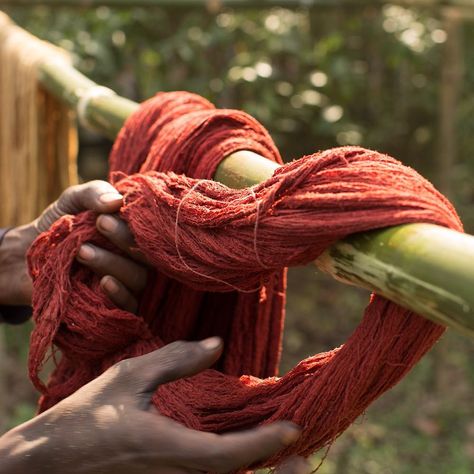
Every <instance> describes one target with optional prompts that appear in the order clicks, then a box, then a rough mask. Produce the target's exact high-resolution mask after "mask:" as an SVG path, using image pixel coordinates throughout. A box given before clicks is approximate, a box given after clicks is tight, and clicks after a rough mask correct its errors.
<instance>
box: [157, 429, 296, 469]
mask: <svg viewBox="0 0 474 474" xmlns="http://www.w3.org/2000/svg"><path fill="white" fill-rule="evenodd" d="M165 432H166V436H163V431H162V432H160V434H158V436H157V437H158V439H157V440H156V442H157V443H159V444H160V446H161V447H162V448H163V452H164V453H167V452H169V453H170V456H173V457H174V459H176V457H178V460H179V461H180V463H181V464H182V465H183V467H186V468H191V469H198V470H202V471H206V472H208V471H211V472H229V471H234V470H241V469H244V468H246V467H248V466H251V465H253V464H255V463H257V462H259V461H264V460H267V459H269V458H270V457H272V456H273V455H275V454H276V453H278V452H279V451H280V450H282V449H283V448H285V447H287V446H289V445H290V444H293V443H294V442H295V441H296V440H297V439H298V438H299V436H300V429H299V428H298V427H297V426H296V425H294V424H293V423H289V422H277V423H273V424H270V425H266V426H262V427H259V428H256V429H252V430H247V431H241V432H238V433H229V434H225V435H216V434H213V433H203V432H200V431H196V430H190V429H186V428H184V427H183V426H181V425H179V424H177V423H175V422H174V423H172V426H170V427H167V430H166V431H165ZM167 445H168V446H167ZM172 445H174V446H175V448H174V449H172ZM176 445H178V447H179V449H176Z"/></svg>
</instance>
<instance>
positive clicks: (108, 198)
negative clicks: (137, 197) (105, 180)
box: [99, 193, 123, 204]
mask: <svg viewBox="0 0 474 474" xmlns="http://www.w3.org/2000/svg"><path fill="white" fill-rule="evenodd" d="M122 199H123V196H122V195H121V194H120V193H105V194H101V195H100V196H99V201H100V202H103V203H104V204H109V203H111V202H115V201H121V200H122Z"/></svg>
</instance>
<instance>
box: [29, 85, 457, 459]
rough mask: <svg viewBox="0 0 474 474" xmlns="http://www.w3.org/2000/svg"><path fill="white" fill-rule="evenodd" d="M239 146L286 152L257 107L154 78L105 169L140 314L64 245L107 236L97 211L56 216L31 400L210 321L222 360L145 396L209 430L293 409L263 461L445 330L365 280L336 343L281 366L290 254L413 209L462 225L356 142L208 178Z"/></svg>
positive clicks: (64, 392) (393, 221) (325, 423)
mask: <svg viewBox="0 0 474 474" xmlns="http://www.w3.org/2000/svg"><path fill="white" fill-rule="evenodd" d="M243 149H245V150H251V151H254V152H256V153H259V154H261V155H263V156H265V157H266V158H268V159H270V160H274V161H276V162H279V163H280V162H281V158H280V156H279V153H278V151H277V149H276V147H275V145H274V144H273V142H272V140H271V139H270V137H269V135H268V133H267V132H266V131H265V130H264V128H263V127H262V126H261V125H260V124H258V123H257V122H256V121H255V120H254V119H253V118H251V117H249V116H248V115H246V114H244V113H243V112H239V111H232V110H217V109H215V108H214V107H213V106H212V105H211V104H210V103H209V102H207V101H206V100H205V99H203V98H201V97H199V96H196V95H194V94H190V93H186V92H174V93H161V94H157V95H156V96H155V97H154V98H152V99H150V100H149V101H147V102H145V103H144V104H143V105H142V106H141V108H140V109H139V110H138V111H137V112H136V113H135V114H134V115H133V116H132V117H130V119H129V120H128V121H127V123H126V124H125V126H124V128H123V129H122V131H121V132H120V135H119V137H118V138H117V141H116V143H115V145H114V148H113V151H112V154H111V157H110V164H111V181H112V182H113V183H114V185H115V186H116V187H117V189H118V190H119V191H120V192H121V193H122V194H123V195H124V206H123V207H122V209H121V216H122V218H123V219H125V220H126V221H127V223H128V225H129V227H130V229H131V231H132V233H133V234H134V236H135V239H136V243H137V247H138V248H139V249H140V251H141V252H143V253H144V254H145V256H146V257H147V258H148V259H149V261H150V262H151V264H152V266H153V268H154V269H155V273H154V275H153V276H152V278H151V279H150V281H149V284H148V288H147V290H146V292H145V295H144V296H143V298H142V304H141V308H140V314H139V315H138V316H135V315H133V314H130V313H127V312H126V311H122V310H120V309H117V308H115V307H114V306H113V305H112V304H111V303H110V302H109V301H108V300H107V298H106V296H105V295H104V294H103V293H102V292H101V290H100V288H99V278H98V277H96V276H95V275H93V274H92V273H91V272H90V271H89V270H88V269H86V268H85V267H83V266H81V265H80V264H78V263H77V262H76V261H75V260H74V256H75V255H76V253H77V251H78V249H79V247H80V245H81V244H82V243H84V242H92V243H95V244H97V245H101V246H104V247H106V248H110V246H111V244H109V243H107V242H106V241H105V240H104V239H103V238H102V237H101V236H100V235H99V234H98V233H97V232H96V230H95V226H94V221H95V216H94V215H93V213H91V212H84V213H82V214H80V215H78V216H74V217H73V216H67V217H64V218H63V219H61V220H60V221H59V222H57V223H56V224H55V225H54V226H53V227H52V229H51V230H50V231H48V232H46V233H44V234H42V235H41V236H40V237H39V238H38V239H37V240H36V242H35V243H34V245H33V246H32V248H31V250H30V254H29V264H30V271H31V274H32V276H33V279H34V295H33V304H34V310H35V311H34V318H35V321H36V327H35V329H34V332H33V335H32V339H31V352H30V360H29V368H30V376H31V378H32V380H33V382H34V383H35V385H36V386H37V387H38V388H39V389H40V390H41V391H42V393H43V397H42V399H41V404H40V408H41V409H42V410H44V409H46V408H48V407H50V406H52V405H53V404H55V403H57V402H58V401H59V400H61V399H62V398H64V397H67V396H68V395H69V394H71V393H72V392H74V391H75V390H76V389H78V388H79V387H81V386H82V385H84V384H85V383H87V382H88V381H90V380H91V379H93V378H94V377H96V376H98V375H99V374H100V373H101V372H103V371H104V370H106V369H107V368H108V367H110V366H111V365H112V364H114V363H115V362H117V361H119V360H121V359H124V358H126V357H131V356H137V355H141V354H145V353H147V352H149V351H151V350H154V349H156V348H159V347H161V346H162V345H163V344H166V343H169V342H171V341H173V340H176V339H191V340H192V339H199V338H204V337H208V336H214V335H218V336H221V337H222V338H223V339H224V343H225V351H224V355H223V357H222V360H221V361H220V362H218V364H217V365H216V366H215V367H214V368H213V369H209V370H206V371H204V372H203V373H201V374H199V375H197V376H195V377H192V378H191V379H186V380H180V381H177V382H174V383H172V384H168V385H166V386H163V387H160V388H159V390H158V391H157V392H156V393H155V395H154V397H153V403H154V405H155V406H156V407H157V409H158V410H159V411H160V412H161V413H162V414H164V415H167V416H170V417H172V418H174V419H175V420H177V421H179V422H181V423H183V424H185V425H186V426H188V427H191V428H195V429H200V430H206V431H215V432H226V431H229V430H236V429H244V428H249V427H252V426H254V425H255V424H259V423H269V422H271V421H275V420H281V419H285V420H292V421H294V422H295V423H297V424H299V425H300V426H301V427H302V428H303V434H302V436H301V438H300V439H299V440H298V442H297V443H296V444H295V445H293V446H291V447H288V448H287V449H285V450H284V451H283V452H281V453H279V455H278V456H276V457H274V458H273V459H271V460H269V461H268V462H267V465H272V464H274V463H275V462H278V461H280V460H281V459H283V458H285V457H287V456H289V455H290V454H294V453H298V454H302V455H307V454H309V453H311V452H313V451H315V450H317V449H320V448H322V447H323V446H325V445H328V444H330V443H331V442H332V441H333V440H334V439H335V438H336V437H337V436H338V435H339V434H340V433H341V432H342V431H344V430H345V429H346V428H347V427H348V426H349V425H350V424H351V423H352V422H353V421H354V420H355V419H356V418H357V417H358V416H359V415H360V414H361V413H363V411H364V410H365V409H366V408H367V406H368V405H369V404H370V403H371V402H372V401H373V400H375V399H376V398H377V397H378V396H380V395H381V394H382V393H383V392H385V391H386V390H388V389H389V388H390V387H392V386H393V385H394V384H396V383H397V382H398V381H399V380H400V379H401V378H402V377H403V376H404V375H405V374H406V373H407V372H408V371H409V370H410V369H411V367H413V365H414V364H415V363H416V362H417V361H418V360H419V359H420V358H421V357H422V356H423V354H425V353H426V351H427V350H428V349H429V348H430V347H431V346H432V345H433V344H434V343H435V342H436V341H437V339H438V338H439V337H440V336H441V334H442V333H443V331H444V328H443V327H441V326H438V325H436V324H434V323H432V322H429V321H427V320H425V319H423V318H421V317H419V316H417V315H415V314H414V313H412V312H411V311H409V310H406V309H403V308H401V307H399V306H398V305H396V304H394V303H392V302H389V301H387V300H386V299H384V298H382V297H380V296H377V295H372V297H371V300H370V303H369V305H368V306H367V308H366V310H365V314H364V318H363V320H362V322H361V323H360V325H359V326H358V327H357V328H356V330H355V331H354V333H353V334H352V335H351V337H350V338H349V340H348V341H347V342H346V343H345V344H344V345H343V346H341V347H339V348H336V349H334V350H331V351H328V352H325V353H321V354H317V355H314V356H312V357H309V358H308V359H306V360H303V361H302V362H300V363H299V364H298V365H297V366H296V367H295V368H293V369H292V370H291V371H290V372H289V373H288V374H286V375H284V376H283V377H281V378H278V377H276V374H277V366H278V361H279V357H280V346H281V335H282V330H283V319H284V304H285V267H287V266H290V265H300V264H304V263H307V262H310V261H312V260H313V259H315V258H317V257H318V256H319V255H321V253H322V252H324V251H325V249H327V248H328V247H329V246H330V245H331V244H333V243H334V242H336V241H338V240H340V239H341V238H344V237H345V236H347V235H349V234H352V233H355V232H362V231H367V230H370V229H376V228H381V227H385V226H392V225H397V224H402V223H410V222H427V223H434V224H439V225H443V226H446V227H450V228H453V229H457V230H462V226H461V223H460V221H459V219H458V217H457V215H456V212H455V210H454V209H453V207H452V206H451V204H450V203H449V202H448V201H447V200H446V199H445V198H444V197H443V196H442V195H441V194H440V193H439V192H437V191H436V190H435V189H434V187H433V186H432V185H431V184H430V183H429V182H428V181H426V180H425V179H424V178H422V177H421V176H420V175H418V174H417V173H416V172H415V171H414V170H412V169H411V168H408V167H406V166H403V165H402V164H401V163H400V162H398V161H396V160H394V159H393V158H390V157H388V156H386V155H383V154H380V153H377V152H375V151H370V150H365V149H363V148H359V147H344V148H337V149H333V150H328V151H324V152H321V153H316V154H314V155H310V156H306V157H303V158H301V159H300V160H297V161H294V162H292V163H289V164H287V165H284V166H282V167H281V168H279V169H278V170H277V171H276V172H275V173H274V175H273V176H272V177H271V178H269V179H268V180H266V181H265V182H263V183H261V184H258V185H256V186H253V187H252V188H248V189H242V190H234V189H229V188H227V187H226V186H223V185H221V184H219V183H216V182H213V181H211V180H210V178H211V177H212V176H213V174H214V172H215V170H216V168H217V166H218V164H219V163H220V161H221V160H222V159H223V158H224V157H226V156H228V155H229V154H231V153H233V152H235V151H238V150H243ZM51 347H53V348H59V349H60V350H61V358H60V360H59V361H57V366H56V370H55V371H54V374H53V375H52V377H51V379H50V380H49V382H48V383H47V384H44V383H43V382H42V381H41V379H40V376H39V374H40V371H41V367H42V365H43V363H44V361H45V359H46V358H47V355H48V351H49V350H50V349H51ZM53 350H54V349H53ZM243 374H246V375H243Z"/></svg>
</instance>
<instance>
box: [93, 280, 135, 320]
mask: <svg viewBox="0 0 474 474" xmlns="http://www.w3.org/2000/svg"><path fill="white" fill-rule="evenodd" d="M100 286H101V288H102V289H103V290H104V292H105V293H106V294H107V296H108V297H109V299H110V301H112V303H114V304H115V306H117V307H118V308H120V309H123V310H125V311H128V312H130V313H136V312H137V310H138V301H137V299H136V298H135V297H134V296H133V294H132V293H131V291H130V290H129V289H128V288H126V287H125V285H123V284H122V283H120V281H118V280H117V279H116V278H114V277H113V276H110V275H106V276H105V277H103V278H102V280H100Z"/></svg>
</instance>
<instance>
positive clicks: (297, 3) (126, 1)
mask: <svg viewBox="0 0 474 474" xmlns="http://www.w3.org/2000/svg"><path fill="white" fill-rule="evenodd" d="M387 3H394V4H398V5H404V6H407V7H443V6H457V7H464V8H474V4H473V2H472V0H393V1H389V0H257V1H255V0H0V6H1V5H9V6H35V5H46V6H56V7H59V6H61V7H62V6H64V7H78V8H87V7H99V6H108V7H120V8H132V7H174V8H192V7H201V8H202V7H204V8H208V9H210V10H216V9H217V10H218V9H219V8H221V7H232V8H258V9H261V8H267V7H285V8H296V7H304V8H318V7H350V6H362V5H371V6H374V5H377V4H378V5H384V4H387Z"/></svg>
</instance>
